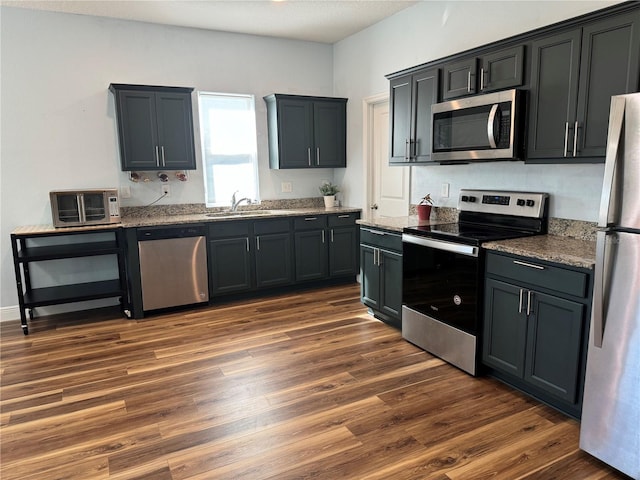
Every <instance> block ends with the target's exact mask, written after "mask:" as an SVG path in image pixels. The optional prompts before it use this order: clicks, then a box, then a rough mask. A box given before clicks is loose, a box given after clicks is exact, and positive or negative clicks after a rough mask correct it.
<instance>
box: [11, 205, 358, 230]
mask: <svg viewBox="0 0 640 480" xmlns="http://www.w3.org/2000/svg"><path fill="white" fill-rule="evenodd" d="M360 211H361V209H359V208H351V207H334V208H329V209H327V208H324V207H303V208H289V209H269V210H268V213H264V212H265V211H264V210H258V209H254V210H240V211H239V212H240V213H238V215H236V216H234V215H233V214H231V213H230V214H229V216H213V217H210V216H208V214H207V213H202V212H196V213H184V212H182V213H169V214H167V213H161V212H158V211H153V210H150V211H149V212H148V213H144V212H142V213H141V212H134V213H133V214H132V215H124V216H123V217H122V221H121V223H112V224H108V225H87V226H78V227H61V228H56V227H54V226H53V225H51V224H48V225H26V226H21V227H17V228H15V229H14V230H13V231H12V232H11V233H13V234H15V235H39V234H42V235H49V234H52V233H55V234H60V235H64V234H65V233H72V232H87V233H91V232H95V233H99V232H100V231H101V230H108V229H112V228H117V227H122V228H135V227H149V226H162V225H176V224H189V223H213V222H228V221H236V220H241V219H248V220H256V219H259V218H278V217H296V216H305V215H321V214H335V213H338V214H340V213H354V212H360ZM212 213H214V214H217V213H221V212H219V211H218V212H212Z"/></svg>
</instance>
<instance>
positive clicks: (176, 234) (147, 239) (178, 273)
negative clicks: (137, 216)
mask: <svg viewBox="0 0 640 480" xmlns="http://www.w3.org/2000/svg"><path fill="white" fill-rule="evenodd" d="M137 236H138V253H139V255H140V281H141V288H142V308H143V310H144V311H148V310H156V309H159V308H169V307H177V306H180V305H192V304H195V303H202V302H208V301H209V284H208V280H207V242H206V236H205V227H204V226H179V227H177V226H175V227H149V228H139V229H138V232H137Z"/></svg>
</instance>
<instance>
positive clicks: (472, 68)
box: [442, 57, 477, 100]
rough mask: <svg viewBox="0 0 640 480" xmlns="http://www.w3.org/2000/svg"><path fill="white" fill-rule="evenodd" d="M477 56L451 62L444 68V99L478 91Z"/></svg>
mask: <svg viewBox="0 0 640 480" xmlns="http://www.w3.org/2000/svg"><path fill="white" fill-rule="evenodd" d="M476 70H477V61H476V58H475V57H473V58H468V59H465V60H462V61H460V62H456V63H450V64H448V65H445V66H444V67H443V68H442V99H443V100H449V99H451V98H457V97H463V96H465V95H470V94H472V93H476Z"/></svg>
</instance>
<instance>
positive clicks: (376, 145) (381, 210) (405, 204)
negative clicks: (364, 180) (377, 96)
mask: <svg viewBox="0 0 640 480" xmlns="http://www.w3.org/2000/svg"><path fill="white" fill-rule="evenodd" d="M371 121H372V122H373V125H372V127H373V128H371V129H369V131H370V132H372V139H371V142H370V145H371V150H372V151H371V162H372V168H371V169H370V170H369V171H370V172H371V175H372V178H371V179H370V181H371V183H370V185H371V186H372V189H371V192H372V195H371V197H372V198H371V201H370V204H369V205H370V207H371V208H372V210H373V212H372V213H373V214H376V213H377V215H381V216H385V217H403V216H407V215H408V214H409V189H410V168H409V167H400V166H393V167H390V166H389V102H388V101H386V102H382V103H376V104H374V105H373V109H372V115H371ZM376 206H377V209H376ZM376 210H377V211H376Z"/></svg>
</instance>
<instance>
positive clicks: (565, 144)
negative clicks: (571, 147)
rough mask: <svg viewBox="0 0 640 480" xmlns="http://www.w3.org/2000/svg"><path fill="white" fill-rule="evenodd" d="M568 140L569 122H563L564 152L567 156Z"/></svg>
mask: <svg viewBox="0 0 640 480" xmlns="http://www.w3.org/2000/svg"><path fill="white" fill-rule="evenodd" d="M568 141H569V122H564V154H563V156H565V157H566V156H567V142H568Z"/></svg>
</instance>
